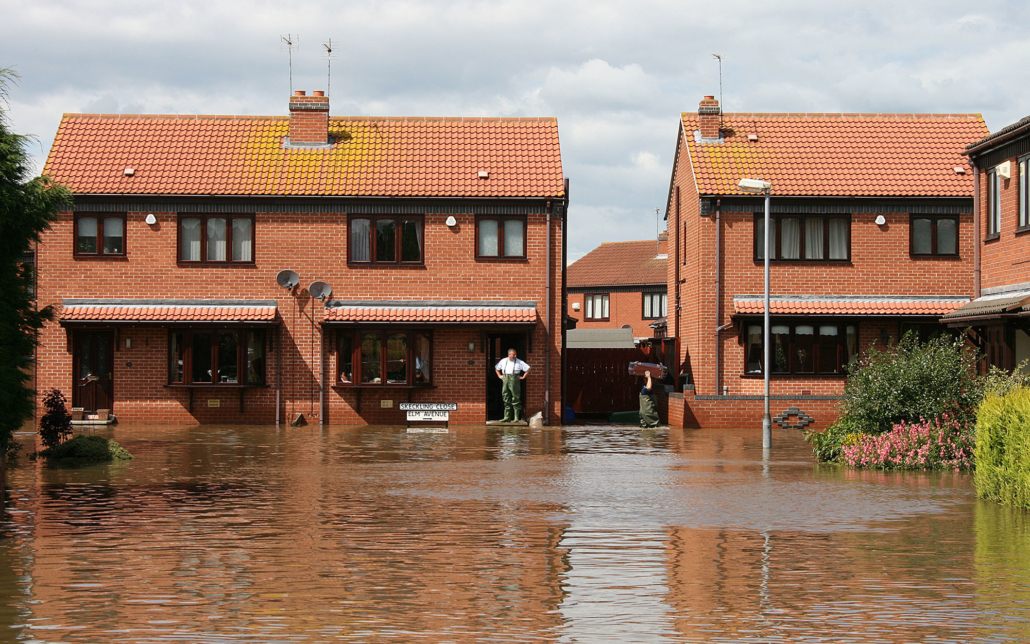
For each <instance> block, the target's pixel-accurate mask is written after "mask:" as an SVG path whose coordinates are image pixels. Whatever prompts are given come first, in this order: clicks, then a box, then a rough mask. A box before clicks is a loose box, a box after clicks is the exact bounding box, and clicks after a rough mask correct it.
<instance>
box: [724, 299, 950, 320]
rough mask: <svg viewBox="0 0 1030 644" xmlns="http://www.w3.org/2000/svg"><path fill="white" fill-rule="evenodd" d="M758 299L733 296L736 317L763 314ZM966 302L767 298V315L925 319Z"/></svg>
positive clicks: (948, 311)
mask: <svg viewBox="0 0 1030 644" xmlns="http://www.w3.org/2000/svg"><path fill="white" fill-rule="evenodd" d="M763 299H764V298H763V297H762V296H761V295H736V296H734V297H733V308H734V311H735V313H736V314H737V315H754V314H758V315H761V314H764V313H765V303H764V301H763ZM967 302H969V298H968V297H965V296H955V295H927V296H922V295H868V296H867V295H861V296H859V295H812V296H801V295H797V296H790V295H778V296H773V297H771V298H770V301H769V309H770V311H769V313H770V315H849V316H885V315H890V316H895V315H905V316H927V317H936V316H940V315H944V314H945V313H950V312H951V311H954V310H955V309H957V308H959V307H961V306H962V305H963V304H965V303H967Z"/></svg>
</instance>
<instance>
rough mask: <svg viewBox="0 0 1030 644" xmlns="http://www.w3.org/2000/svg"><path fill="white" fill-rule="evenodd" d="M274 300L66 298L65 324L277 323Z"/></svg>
mask: <svg viewBox="0 0 1030 644" xmlns="http://www.w3.org/2000/svg"><path fill="white" fill-rule="evenodd" d="M276 311H277V308H276V303H275V302H274V301H272V300H233V301H229V300H84V299H65V300H64V302H63V306H62V309H61V316H60V319H61V321H62V322H86V321H95V322H274V321H275V319H276Z"/></svg>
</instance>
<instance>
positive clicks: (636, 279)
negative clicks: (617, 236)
mask: <svg viewBox="0 0 1030 644" xmlns="http://www.w3.org/2000/svg"><path fill="white" fill-rule="evenodd" d="M666 259H667V256H666V255H659V254H658V248H657V244H656V243H655V241H654V240H645V241H628V242H606V243H604V244H601V245H600V246H598V247H597V248H595V249H594V250H592V251H590V252H589V253H587V254H586V255H584V256H583V257H580V258H579V259H578V260H576V261H575V262H574V263H572V264H571V265H569V267H568V269H566V272H565V284H566V286H567V287H568V288H585V287H590V286H618V285H629V284H633V285H636V284H661V285H665V283H666V281H667V279H668V278H667V277H666V273H665V263H666Z"/></svg>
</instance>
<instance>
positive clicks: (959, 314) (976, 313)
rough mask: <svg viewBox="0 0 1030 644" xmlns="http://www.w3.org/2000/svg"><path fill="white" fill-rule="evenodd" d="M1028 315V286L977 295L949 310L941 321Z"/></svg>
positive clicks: (950, 322)
mask: <svg viewBox="0 0 1030 644" xmlns="http://www.w3.org/2000/svg"><path fill="white" fill-rule="evenodd" d="M1028 316H1030V288H1025V289H1021V290H1010V291H1002V292H998V293H990V294H987V295H984V296H982V297H978V298H976V299H975V300H973V301H972V302H969V303H968V304H966V305H965V306H962V307H960V308H958V309H955V310H954V311H951V312H949V313H948V314H947V315H944V316H943V317H942V318H941V322H943V323H945V324H948V325H950V326H961V325H963V324H970V323H977V322H987V321H989V320H1002V319H1006V318H1016V317H1028Z"/></svg>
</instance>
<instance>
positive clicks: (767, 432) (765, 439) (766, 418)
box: [737, 179, 772, 450]
mask: <svg viewBox="0 0 1030 644" xmlns="http://www.w3.org/2000/svg"><path fill="white" fill-rule="evenodd" d="M737 187H738V188H740V190H741V192H747V193H749V194H756V195H757V194H762V195H765V241H764V242H762V245H763V246H764V247H765V252H764V253H762V257H763V258H764V259H765V307H764V309H765V313H764V316H763V320H762V322H763V324H762V353H763V356H762V376H763V377H764V378H765V391H764V394H763V396H762V398H763V400H764V403H765V412H764V414H763V416H762V449H763V450H768V449H771V448H772V416H771V415H770V413H769V356H770V342H769V341H770V337H769V335H770V334H769V255H770V254H771V253H770V251H771V249H770V248H769V228H770V221H769V194H770V193H771V192H772V183H770V182H768V181H762V180H761V179H741V180H740V183H738V184H737Z"/></svg>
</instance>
